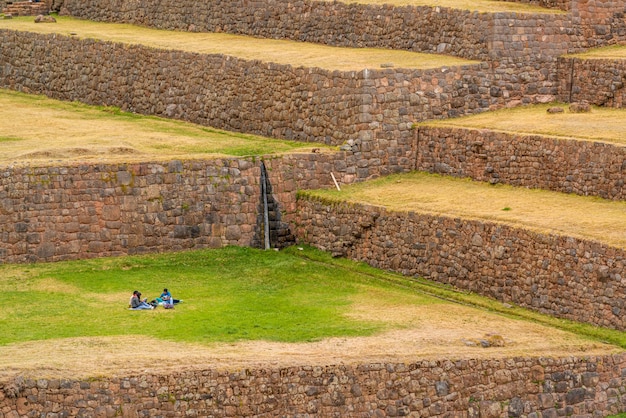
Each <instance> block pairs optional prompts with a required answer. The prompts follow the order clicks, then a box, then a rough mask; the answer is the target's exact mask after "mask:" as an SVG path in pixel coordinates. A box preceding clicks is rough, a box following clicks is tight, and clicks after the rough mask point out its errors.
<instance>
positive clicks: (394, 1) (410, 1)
mask: <svg viewBox="0 0 626 418" xmlns="http://www.w3.org/2000/svg"><path fill="white" fill-rule="evenodd" d="M326 1H330V0H326ZM340 1H341V2H342V3H350V4H351V3H357V4H373V5H383V4H391V5H393V6H433V7H436V6H439V7H448V8H450V9H460V10H469V11H476V12H480V13H497V12H516V13H542V14H565V12H564V11H562V10H555V9H546V8H545V7H539V6H534V5H530V4H524V3H513V2H507V1H493V0H340Z"/></svg>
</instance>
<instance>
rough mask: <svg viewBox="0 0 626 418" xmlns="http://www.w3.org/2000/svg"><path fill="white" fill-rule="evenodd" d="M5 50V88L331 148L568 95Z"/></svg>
mask: <svg viewBox="0 0 626 418" xmlns="http://www.w3.org/2000/svg"><path fill="white" fill-rule="evenodd" d="M0 43H2V45H3V48H2V50H0V62H2V66H1V67H0V87H4V88H10V89H14V90H20V91H25V92H32V93H41V94H46V95H48V96H50V97H53V98H57V99H61V100H69V101H73V100H77V101H81V102H85V103H89V104H97V105H110V106H119V107H121V108H122V109H124V110H128V111H132V112H137V113H143V114H151V115H158V116H165V117H172V118H178V119H183V120H187V121H191V122H195V123H200V124H204V125H210V126H214V127H217V128H223V129H228V130H234V131H243V132H249V133H255V134H261V135H265V136H272V137H278V138H285V139H295V140H302V141H317V142H323V143H329V144H341V143H344V142H346V141H348V140H371V139H374V138H375V137H376V136H378V137H381V138H382V139H388V140H391V139H398V138H400V139H404V138H408V137H411V136H412V133H411V132H410V130H411V128H412V125H413V123H414V122H416V121H421V120H425V119H432V118H444V117H452V116H459V115H463V114H468V113H476V112H481V111H485V110H489V109H494V108H498V107H503V106H505V105H507V104H510V105H513V104H516V103H529V102H533V101H546V100H551V99H554V97H555V94H556V93H557V87H558V85H557V83H556V81H555V80H554V79H553V77H551V75H550V73H551V70H549V69H546V70H545V71H544V70H542V71H541V72H537V74H539V76H534V75H533V76H531V75H529V76H528V78H524V77H518V76H517V75H516V74H515V73H513V72H510V71H505V70H502V69H501V68H499V67H497V66H495V67H494V66H491V65H488V64H477V65H467V66H461V67H444V68H439V69H432V70H405V69H380V70H363V71H359V72H355V71H352V72H340V71H327V70H322V69H318V68H293V67H291V66H289V65H279V64H270V63H262V62H259V61H246V60H242V59H237V58H233V57H229V56H223V55H205V54H195V53H186V52H181V51H169V50H158V49H153V48H147V47H143V46H139V45H123V44H115V43H109V42H99V41H95V40H79V39H73V38H71V37H66V36H61V35H39V34H33V33H28V32H16V31H10V30H3V31H0ZM522 68H525V67H522ZM530 72H531V68H530V67H529V68H528V71H527V74H530Z"/></svg>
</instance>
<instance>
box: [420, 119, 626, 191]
mask: <svg viewBox="0 0 626 418" xmlns="http://www.w3.org/2000/svg"><path fill="white" fill-rule="evenodd" d="M417 143H418V144H417V152H416V155H417V161H416V164H415V167H416V169H417V170H423V171H429V172H431V173H439V174H445V175H452V176H456V177H470V178H472V179H474V180H479V181H486V182H489V183H492V184H495V183H506V184H511V185H514V186H522V187H532V188H540V189H546V190H554V191H558V192H564V193H575V194H578V195H583V196H600V197H602V198H605V199H612V200H626V188H625V187H624V178H625V176H626V163H624V161H626V147H624V146H622V145H620V144H611V143H605V142H594V141H577V140H573V139H566V138H551V137H545V136H540V135H524V134H512V133H505V132H496V131H488V130H477V129H463V128H450V127H433V126H420V127H419V128H418V134H417Z"/></svg>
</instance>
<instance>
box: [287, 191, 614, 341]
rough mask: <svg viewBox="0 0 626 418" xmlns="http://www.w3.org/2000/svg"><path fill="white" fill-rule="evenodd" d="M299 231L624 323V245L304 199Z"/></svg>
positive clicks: (362, 256)
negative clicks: (613, 245) (620, 246)
mask: <svg viewBox="0 0 626 418" xmlns="http://www.w3.org/2000/svg"><path fill="white" fill-rule="evenodd" d="M296 225H297V231H296V232H297V236H298V237H300V239H301V240H302V241H305V242H308V243H311V244H312V245H314V246H316V247H318V248H321V249H322V250H325V251H331V252H332V253H333V254H335V255H340V256H345V257H348V258H351V259H354V260H359V261H364V262H367V263H368V264H370V265H372V266H374V267H377V268H381V269H387V270H393V271H397V272H399V273H402V274H404V275H408V276H421V277H426V278H430V279H432V280H435V281H438V282H443V283H449V284H451V285H453V286H455V287H456V288H459V289H464V290H470V291H474V292H476V293H479V294H482V295H486V296H489V297H492V298H495V299H497V300H500V301H503V302H511V303H514V304H516V305H519V306H523V307H527V308H530V309H533V310H537V311H539V312H543V313H546V314H549V315H552V316H555V317H559V318H568V319H572V320H575V321H582V322H588V323H592V324H595V325H599V326H603V327H611V328H616V329H620V330H624V329H626V319H625V318H626V317H625V315H624V313H625V309H626V304H625V301H624V297H623V295H624V294H625V293H626V278H625V277H623V274H624V269H625V268H626V251H625V250H624V249H622V248H615V247H610V246H607V245H605V244H602V243H598V242H594V241H590V240H583V239H577V238H572V237H567V236H559V235H553V234H550V235H547V234H542V233H537V232H533V231H530V230H525V229H521V228H514V227H511V226H507V225H504V224H497V223H492V222H484V221H482V222H481V221H473V220H467V219H460V218H451V217H446V216H433V215H428V214H421V213H413V212H409V213H399V212H393V211H388V210H385V209H384V208H380V207H375V206H369V205H360V204H350V203H330V202H321V201H319V200H318V199H315V198H301V199H299V200H298V214H297V220H296Z"/></svg>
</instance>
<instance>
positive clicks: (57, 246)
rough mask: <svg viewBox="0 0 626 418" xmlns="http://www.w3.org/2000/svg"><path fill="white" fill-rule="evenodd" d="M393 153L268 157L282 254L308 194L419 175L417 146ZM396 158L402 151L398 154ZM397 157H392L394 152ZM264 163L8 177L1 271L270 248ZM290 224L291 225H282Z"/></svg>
mask: <svg viewBox="0 0 626 418" xmlns="http://www.w3.org/2000/svg"><path fill="white" fill-rule="evenodd" d="M386 145H387V146H386V148H385V150H384V151H380V150H378V149H371V150H369V151H358V152H338V153H333V154H329V153H311V154H292V155H288V156H282V157H265V158H264V162H265V164H266V167H267V168H268V174H269V178H270V183H271V187H272V198H273V199H275V200H276V202H277V203H278V205H279V208H280V210H281V211H282V213H281V214H276V215H277V217H280V216H284V217H285V218H284V219H274V220H273V222H276V223H277V224H275V225H272V229H273V230H274V231H275V232H274V233H275V234H280V236H278V237H272V238H273V241H274V242H273V245H274V246H278V247H281V246H284V245H287V244H293V237H292V238H291V242H285V240H286V239H288V229H289V225H288V224H287V222H289V220H290V219H291V217H292V215H293V212H295V210H296V206H295V193H296V191H297V190H298V189H308V188H319V187H330V186H332V185H333V181H332V177H331V176H330V173H331V172H332V173H333V174H334V175H335V177H336V178H337V180H338V181H340V182H341V183H343V184H346V183H351V182H354V181H359V180H364V179H368V178H371V177H377V176H380V175H383V174H389V173H393V172H402V171H409V170H410V169H412V168H413V167H412V164H414V161H415V155H414V154H411V152H412V148H411V147H412V145H413V144H412V143H405V144H402V143H399V141H395V142H394V143H388V144H386ZM394 150H395V151H394ZM390 152H391V153H390ZM260 205H261V195H260V162H259V161H258V159H255V158H232V159H214V160H197V161H172V162H152V163H151V162H146V163H136V164H110V165H105V164H95V165H94V164H90V165H77V166H68V167H40V168H33V167H11V168H5V169H3V170H2V172H1V174H0V260H1V262H32V261H58V260H67V259H79V258H89V257H102V256H113V255H122V254H137V253H145V252H160V251H173V250H182V249H189V248H204V247H221V246H224V245H241V246H260V244H261V243H262V242H263V239H262V238H261V235H260V234H261V231H262V230H263V228H262V226H261V217H260V213H261V206H260ZM281 222H282V223H281Z"/></svg>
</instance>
